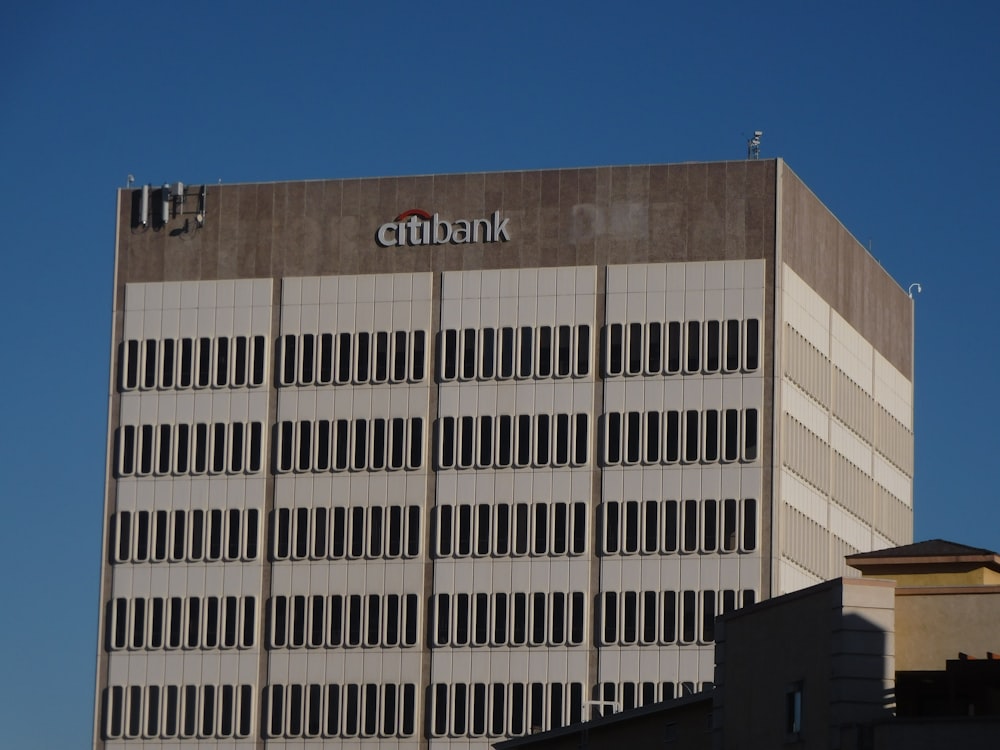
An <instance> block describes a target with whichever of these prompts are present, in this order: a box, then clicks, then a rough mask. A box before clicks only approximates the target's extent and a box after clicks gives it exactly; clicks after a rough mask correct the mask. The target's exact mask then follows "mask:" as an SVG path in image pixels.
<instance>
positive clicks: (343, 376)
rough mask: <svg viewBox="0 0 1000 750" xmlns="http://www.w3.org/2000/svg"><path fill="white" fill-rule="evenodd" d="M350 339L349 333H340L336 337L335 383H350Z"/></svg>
mask: <svg viewBox="0 0 1000 750" xmlns="http://www.w3.org/2000/svg"><path fill="white" fill-rule="evenodd" d="M352 341H353V339H352V337H351V334H349V333H341V334H340V335H339V336H337V382H338V383H349V382H351V370H352V369H353V368H352V366H351V362H352V357H351V345H352Z"/></svg>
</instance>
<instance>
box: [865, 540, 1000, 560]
mask: <svg viewBox="0 0 1000 750" xmlns="http://www.w3.org/2000/svg"><path fill="white" fill-rule="evenodd" d="M996 554H997V553H996V552H994V551H993V550H991V549H984V548H982V547H970V546H969V545H967V544H959V543H958V542H949V541H948V540H947V539H928V540H927V541H926V542H914V543H913V544H904V545H902V546H901V547H890V548H889V549H880V550H874V551H873V552H859V553H857V554H856V555H848V556H847V559H848V560H866V559H871V558H875V559H879V558H884V557H962V556H965V555H996Z"/></svg>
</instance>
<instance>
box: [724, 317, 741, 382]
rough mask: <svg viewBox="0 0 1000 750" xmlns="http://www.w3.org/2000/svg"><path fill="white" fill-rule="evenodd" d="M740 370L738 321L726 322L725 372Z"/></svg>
mask: <svg viewBox="0 0 1000 750" xmlns="http://www.w3.org/2000/svg"><path fill="white" fill-rule="evenodd" d="M738 369H740V321H738V320H727V321H726V372H735V371H736V370H738Z"/></svg>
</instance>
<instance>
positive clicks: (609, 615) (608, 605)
mask: <svg viewBox="0 0 1000 750" xmlns="http://www.w3.org/2000/svg"><path fill="white" fill-rule="evenodd" d="M601 617H602V619H603V622H604V627H603V630H602V633H601V635H602V638H603V641H602V642H603V643H606V644H610V643H614V642H615V641H617V640H618V594H616V593H615V592H613V591H606V592H605V593H604V606H603V607H602V608H601Z"/></svg>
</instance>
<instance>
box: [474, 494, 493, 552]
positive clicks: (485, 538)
mask: <svg viewBox="0 0 1000 750" xmlns="http://www.w3.org/2000/svg"><path fill="white" fill-rule="evenodd" d="M491 517H492V509H491V508H490V506H489V505H477V506H476V555H478V556H480V557H485V556H487V555H489V554H490V540H491V538H492V535H491V530H490V519H491Z"/></svg>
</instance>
